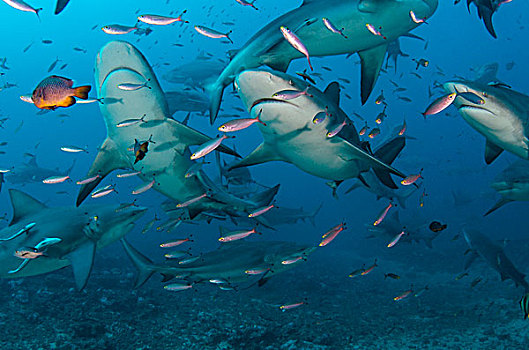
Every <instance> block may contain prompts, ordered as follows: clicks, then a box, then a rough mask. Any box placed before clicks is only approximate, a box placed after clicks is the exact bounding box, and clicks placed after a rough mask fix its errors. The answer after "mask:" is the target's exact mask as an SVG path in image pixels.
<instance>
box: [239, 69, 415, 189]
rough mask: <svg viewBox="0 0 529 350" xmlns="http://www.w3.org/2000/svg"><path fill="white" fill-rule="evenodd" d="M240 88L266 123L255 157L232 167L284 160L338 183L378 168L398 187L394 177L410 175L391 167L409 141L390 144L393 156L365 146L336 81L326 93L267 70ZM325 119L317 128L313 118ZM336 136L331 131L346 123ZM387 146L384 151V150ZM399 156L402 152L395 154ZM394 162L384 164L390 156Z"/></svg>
mask: <svg viewBox="0 0 529 350" xmlns="http://www.w3.org/2000/svg"><path fill="white" fill-rule="evenodd" d="M235 87H236V89H237V91H238V92H239V95H240V97H241V100H242V102H243V104H244V105H245V107H246V108H247V110H248V111H249V112H250V114H251V115H252V116H254V117H256V116H257V115H260V119H261V120H262V121H263V122H264V123H266V126H265V125H263V124H261V123H259V125H258V127H259V130H260V131H261V133H262V134H263V139H264V141H263V143H262V144H261V145H260V146H258V147H257V148H256V149H255V150H254V151H253V152H252V153H251V154H250V155H248V156H247V157H245V158H244V159H242V160H241V161H240V162H239V163H238V164H236V165H234V166H232V168H236V167H241V166H248V165H254V164H260V163H264V162H269V161H273V160H276V161H284V162H288V163H291V164H294V165H295V166H296V167H298V168H299V169H301V170H303V171H305V172H307V173H309V174H312V175H315V176H318V177H320V178H324V179H328V180H333V181H337V182H338V183H339V182H341V181H343V180H345V179H350V178H354V177H359V178H360V179H361V173H363V172H366V171H368V170H369V169H373V170H374V172H375V173H376V175H377V177H378V178H379V179H380V180H381V181H382V182H383V183H384V184H385V185H387V186H389V187H392V188H397V186H396V185H395V183H394V182H393V180H392V179H391V177H390V173H391V174H395V175H397V176H400V177H405V175H404V174H402V173H401V172H400V171H398V170H396V169H394V168H392V167H391V166H390V165H389V164H390V163H391V161H393V159H395V157H396V155H397V154H398V152H400V150H401V149H402V147H404V143H405V139H404V138H403V137H400V138H396V139H395V140H393V141H391V142H390V145H389V146H387V150H388V152H387V154H379V153H377V154H374V155H373V154H371V153H370V149H369V147H368V145H367V144H366V143H363V144H362V143H361V142H360V139H359V136H358V132H357V131H356V129H355V127H354V125H353V123H352V121H351V120H350V119H349V118H348V117H347V115H346V114H345V113H344V112H343V111H342V110H341V109H340V107H339V101H340V87H339V84H338V83H336V82H334V83H331V84H329V86H328V87H327V88H326V89H325V92H323V93H322V92H321V91H320V90H318V89H316V88H315V87H314V86H312V85H309V84H308V83H306V82H304V81H302V80H300V79H297V78H294V77H292V76H290V75H287V74H285V73H281V72H275V71H274V72H270V71H264V70H253V71H252V70H248V71H244V72H242V73H241V74H239V76H238V77H237V79H236V80H235ZM305 89H308V90H307V94H308V95H302V96H299V97H297V98H294V99H291V100H280V99H274V98H272V95H274V94H275V93H278V92H280V91H283V90H299V91H304V90H305ZM326 113H327V114H328V115H329V116H325V119H324V120H323V121H322V122H321V123H319V124H315V123H314V122H313V118H314V117H315V116H316V115H317V114H319V115H321V116H323V115H326ZM344 123H345V125H344V126H343V128H342V129H341V131H340V132H339V133H338V134H337V135H335V136H334V137H328V136H327V133H328V132H329V131H331V130H333V129H336V128H337V127H339V126H340V125H341V124H344ZM385 150H386V148H384V151H385ZM395 152H396V154H395ZM386 157H387V158H388V159H387V160H388V162H384V158H386Z"/></svg>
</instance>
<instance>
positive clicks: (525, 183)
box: [485, 159, 529, 216]
mask: <svg viewBox="0 0 529 350" xmlns="http://www.w3.org/2000/svg"><path fill="white" fill-rule="evenodd" d="M490 187H492V188H493V189H494V190H496V192H498V194H499V195H500V196H501V199H500V200H499V201H498V202H496V204H494V206H493V207H492V208H490V209H489V211H487V212H486V213H485V216H487V215H489V214H490V213H492V212H493V211H495V210H496V209H498V208H501V207H502V206H504V205H505V204H507V203H510V202H513V201H529V161H527V160H523V159H520V160H518V161H516V162H515V163H513V164H511V165H509V166H508V167H507V168H506V169H504V170H503V171H502V172H501V173H500V174H498V176H496V178H495V179H494V182H492V183H491V185H490Z"/></svg>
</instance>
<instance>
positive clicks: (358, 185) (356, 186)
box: [344, 182, 362, 194]
mask: <svg viewBox="0 0 529 350" xmlns="http://www.w3.org/2000/svg"><path fill="white" fill-rule="evenodd" d="M357 188H362V185H361V184H360V183H358V182H355V183H354V184H353V185H352V186H351V187H349V189H347V190H346V191H345V192H344V194H347V193H349V192H351V191H354V190H356V189H357Z"/></svg>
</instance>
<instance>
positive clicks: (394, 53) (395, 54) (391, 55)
mask: <svg viewBox="0 0 529 350" xmlns="http://www.w3.org/2000/svg"><path fill="white" fill-rule="evenodd" d="M402 37H409V38H413V39H417V40H421V41H424V39H423V38H421V37H419V36H417V35H414V34H410V33H407V34H405V35H403V36H402ZM399 57H410V55H408V54H407V53H404V52H402V50H401V48H400V38H397V39H395V40H393V41H391V42H390V43H388V48H387V56H386V66H385V69H388V65H389V62H390V61H393V67H394V68H395V73H396V72H397V60H398V58H399Z"/></svg>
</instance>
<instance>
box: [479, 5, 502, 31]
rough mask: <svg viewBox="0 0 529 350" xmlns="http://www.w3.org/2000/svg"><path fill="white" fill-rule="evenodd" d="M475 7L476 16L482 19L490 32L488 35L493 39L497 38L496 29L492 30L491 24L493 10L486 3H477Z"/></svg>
mask: <svg viewBox="0 0 529 350" xmlns="http://www.w3.org/2000/svg"><path fill="white" fill-rule="evenodd" d="M477 7H478V16H479V17H480V18H482V19H483V23H484V24H485V28H487V31H488V32H489V33H490V35H492V37H493V38H494V39H497V38H498V36H497V35H496V31H495V30H494V26H493V25H492V15H493V14H494V11H493V10H492V8H490V7H489V6H487V5H477Z"/></svg>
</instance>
